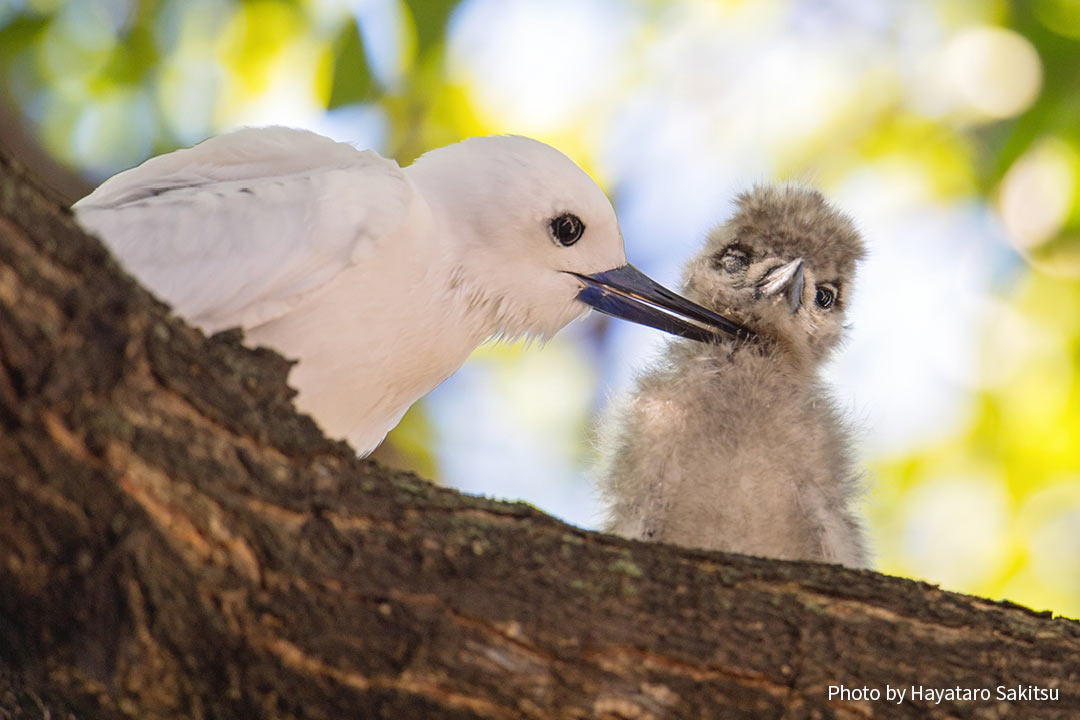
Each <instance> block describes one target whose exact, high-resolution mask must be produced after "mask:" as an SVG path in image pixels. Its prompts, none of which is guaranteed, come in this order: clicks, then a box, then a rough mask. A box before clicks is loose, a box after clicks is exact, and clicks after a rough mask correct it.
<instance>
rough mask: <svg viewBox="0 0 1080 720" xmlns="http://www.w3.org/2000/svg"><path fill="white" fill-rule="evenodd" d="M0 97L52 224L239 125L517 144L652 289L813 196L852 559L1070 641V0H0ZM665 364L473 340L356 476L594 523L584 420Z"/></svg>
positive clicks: (1075, 407) (1079, 178)
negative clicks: (776, 198)
mask: <svg viewBox="0 0 1080 720" xmlns="http://www.w3.org/2000/svg"><path fill="white" fill-rule="evenodd" d="M0 98H2V100H0V143H2V144H3V145H4V146H5V147H6V148H7V150H8V151H9V152H13V153H15V154H16V155H17V156H19V157H20V158H21V159H22V160H23V161H24V162H25V163H26V164H28V165H29V166H30V167H31V168H33V169H34V170H35V172H37V173H38V175H40V176H41V178H42V179H43V181H44V182H45V183H46V184H47V185H49V186H50V187H51V188H53V189H54V190H55V192H56V193H57V194H58V195H60V196H61V197H63V198H65V199H66V200H69V201H70V200H74V199H75V198H77V197H79V196H80V195H81V194H83V193H85V192H86V191H88V190H89V189H90V188H91V187H92V186H93V184H95V183H97V182H99V181H100V180H102V179H103V178H105V177H107V176H108V175H110V174H112V173H114V172H116V171H118V170H122V169H124V168H127V167H130V166H132V165H134V164H137V163H138V162H140V161H142V160H143V159H145V158H146V157H148V156H150V155H153V154H156V153H161V152H165V151H168V150H172V149H174V148H177V147H180V146H185V145H189V144H192V143H195V142H198V141H199V140H202V139H203V138H205V137H206V136H208V135H210V134H214V133H218V132H221V131H225V130H228V129H230V128H233V127H236V126H240V125H247V124H271V123H276V124H286V125H292V126H298V127H306V128H310V129H313V130H316V131H318V132H322V133H325V134H327V135H330V136H332V137H334V138H337V139H339V140H345V141H350V142H354V143H356V144H357V145H359V146H361V147H371V148H375V149H377V150H378V151H380V152H381V153H383V154H384V155H388V156H391V157H395V158H397V159H398V160H399V161H400V162H401V163H402V164H406V163H408V162H410V161H411V160H412V159H413V158H415V157H416V156H417V155H419V154H420V153H422V152H424V151H425V150H427V149H430V148H432V147H437V146H440V145H444V144H446V143H450V142H453V141H456V140H459V139H461V138H464V137H467V136H470V135H478V134H490V133H519V134H525V135H530V136H533V137H536V138H538V139H541V140H544V141H547V142H549V143H552V144H554V145H556V146H557V147H559V148H561V149H562V150H563V151H564V152H566V153H567V154H569V155H570V156H571V157H573V158H574V159H575V160H577V161H578V162H579V163H580V164H581V165H582V166H583V167H585V168H586V169H587V170H588V171H589V172H590V173H592V175H593V176H594V177H595V178H596V179H597V180H598V181H599V182H600V183H601V185H602V186H603V187H604V188H605V189H606V190H607V192H608V193H609V195H610V197H611V198H612V200H613V202H614V203H615V207H616V210H617V212H618V213H619V216H620V218H621V221H622V226H623V231H624V233H625V237H626V243H627V251H628V256H629V257H630V258H631V260H632V261H633V262H635V263H636V264H637V265H639V266H640V267H642V268H643V269H644V270H645V271H646V272H648V273H649V274H650V275H652V276H654V277H656V278H657V279H659V280H660V281H661V282H664V283H666V284H676V283H677V282H678V277H679V269H680V265H681V264H682V263H683V262H684V261H685V260H686V259H687V258H688V257H689V256H690V255H691V254H693V253H694V252H695V251H696V249H697V248H698V247H699V246H700V243H701V241H702V239H703V237H704V235H705V233H706V232H707V231H708V230H709V229H710V227H712V226H713V225H715V224H716V223H718V222H720V221H722V220H723V219H725V218H726V217H727V216H728V215H729V213H730V212H731V208H732V205H731V202H732V199H733V197H734V195H735V194H736V193H738V192H739V191H740V190H742V189H745V188H747V187H749V186H750V185H752V184H753V183H757V182H772V181H791V180H793V181H799V182H807V183H812V184H814V185H816V186H818V187H819V188H820V189H822V190H823V191H824V192H825V193H826V194H828V195H829V196H830V197H831V198H832V199H833V200H834V201H835V202H836V203H837V204H839V205H840V206H841V207H843V208H844V209H845V210H846V211H847V212H848V213H850V214H851V215H853V216H854V217H855V218H856V220H857V222H858V224H859V226H860V227H861V228H862V230H863V231H864V233H865V236H866V239H867V242H868V244H869V245H870V248H871V256H870V258H869V259H868V260H867V261H866V263H865V264H864V266H863V267H862V268H861V271H860V273H861V274H860V277H859V285H858V288H857V297H856V298H855V299H854V300H853V305H852V311H853V312H852V314H853V317H852V318H851V320H852V326H853V327H852V331H851V333H850V341H849V342H848V344H847V345H846V347H845V348H844V350H843V351H842V352H841V353H840V354H839V355H838V356H837V358H836V360H835V362H833V363H832V365H831V366H830V367H829V371H828V375H829V379H830V382H831V383H832V384H833V386H834V387H835V391H836V395H837V397H838V399H839V401H840V403H841V404H842V406H843V407H845V408H847V410H848V411H849V413H850V415H851V417H852V419H853V421H854V422H855V423H856V424H857V426H858V428H859V443H860V444H859V452H860V457H861V458H862V460H863V462H864V463H865V465H866V467H867V468H868V470H869V477H870V489H869V491H868V494H867V498H866V501H865V512H866V514H867V517H868V518H869V525H870V529H871V534H872V538H873V542H874V546H875V549H876V554H877V566H878V567H879V568H880V569H881V570H883V571H885V572H890V573H895V574H900V575H908V576H912V577H917V578H925V579H929V580H931V581H934V582H938V583H941V584H943V585H944V586H945V587H947V588H950V589H955V590H962V591H966V592H971V593H976V594H980V595H986V596H989V597H993V598H1009V599H1011V600H1014V601H1016V602H1020V603H1024V604H1027V605H1031V606H1033V607H1035V608H1038V609H1045V608H1049V609H1052V610H1054V611H1055V612H1058V613H1062V614H1065V615H1069V616H1072V617H1077V616H1080V385H1078V382H1077V374H1078V368H1080V202H1078V198H1080V1H1078V0H1028V1H1020V0H1018V1H1016V2H1002V1H996V0H977V1H976V0H940V1H939V0H817V1H814V2H811V1H809V0H805V1H800V0H754V1H746V2H738V1H736V0H726V1H724V0H681V1H673V2H661V1H659V0H622V1H616V0H537V1H532V0H460V2H457V1H454V0H296V1H291V2H290V1H286V0H250V1H243V2H241V1H239V0H232V1H230V0H142V1H139V0H67V1H64V0H0ZM663 342H664V339H663V338H662V337H661V336H660V334H659V333H656V332H654V331H650V330H648V329H644V328H638V327H634V326H630V325H628V324H625V323H610V322H607V321H606V320H605V319H604V318H601V317H590V318H588V319H586V320H585V321H581V322H577V323H575V324H573V325H572V326H571V327H569V328H568V329H567V330H565V331H563V332H562V333H561V334H560V335H559V336H558V337H557V338H556V339H555V340H553V341H551V342H550V343H548V344H547V346H546V347H544V348H542V349H541V348H537V347H531V348H526V347H524V346H521V345H493V346H487V347H484V348H481V349H480V350H478V351H477V352H476V353H475V355H474V357H473V358H472V359H471V360H470V361H469V363H468V364H467V365H466V366H465V367H464V368H463V369H462V370H461V371H460V372H458V373H457V374H456V375H455V376H453V377H452V378H451V379H450V380H448V381H447V382H446V383H444V384H443V385H442V386H441V387H440V388H438V389H437V390H436V391H435V392H433V393H432V394H431V395H430V396H429V397H428V398H427V399H425V400H424V401H423V402H422V403H420V404H418V405H417V406H416V407H415V408H414V409H413V410H412V411H410V413H409V414H408V415H407V416H406V419H405V421H404V422H403V423H402V425H401V426H400V427H399V428H398V429H397V430H395V431H394V433H393V434H392V435H391V437H390V440H389V442H388V443H387V444H386V445H385V446H384V447H383V448H381V449H380V450H379V451H378V454H379V456H380V457H381V458H382V459H383V460H384V461H386V462H388V463H391V464H396V465H400V466H405V467H410V468H415V469H417V470H418V471H419V472H421V473H422V474H424V475H426V476H427V477H430V478H434V479H436V480H438V481H439V482H442V483H445V484H448V485H452V486H456V487H459V488H462V489H464V490H466V491H469V492H475V493H485V494H489V495H494V496H498V497H504V498H515V499H524V500H526V501H528V502H531V503H533V504H535V505H537V506H539V507H540V508H542V509H544V510H546V511H548V512H551V513H552V514H554V515H557V516H559V517H562V518H564V519H566V520H567V521H569V522H572V523H575V524H578V525H581V526H583V527H595V526H596V524H597V523H598V520H599V515H598V507H597V503H596V499H595V497H594V495H593V492H592V489H591V485H590V482H589V478H588V471H589V467H590V464H591V462H592V457H593V455H592V452H593V451H592V448H591V445H590V437H591V429H592V427H593V426H594V425H595V418H596V417H597V414H598V413H600V412H601V411H602V410H603V408H604V407H605V406H606V404H607V403H608V402H609V400H610V398H611V397H613V396H614V395H616V394H617V393H619V392H621V391H624V390H625V389H626V388H627V386H628V384H629V383H630V380H631V379H632V377H633V373H634V372H635V369H636V368H640V367H641V366H642V365H643V364H645V363H646V362H647V361H648V359H649V358H650V357H652V356H654V355H655V354H656V352H657V351H658V349H659V348H660V347H661V345H662V343H663Z"/></svg>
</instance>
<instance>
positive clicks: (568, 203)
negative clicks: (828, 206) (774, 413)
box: [74, 128, 730, 454]
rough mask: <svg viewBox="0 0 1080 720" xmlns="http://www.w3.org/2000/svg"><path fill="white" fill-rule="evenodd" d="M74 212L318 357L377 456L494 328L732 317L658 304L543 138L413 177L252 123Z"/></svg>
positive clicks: (687, 325) (210, 309) (540, 332)
mask: <svg viewBox="0 0 1080 720" xmlns="http://www.w3.org/2000/svg"><path fill="white" fill-rule="evenodd" d="M74 211H75V213H76V217H77V219H78V221H79V222H80V223H81V224H82V225H83V226H84V227H85V228H87V229H88V230H90V231H92V232H94V233H96V234H97V235H99V236H100V237H101V238H102V239H103V240H104V242H105V243H106V244H107V245H108V246H109V248H110V249H111V250H112V251H113V252H114V254H116V256H117V257H118V258H119V259H120V261H121V263H122V264H123V265H124V266H125V267H126V268H127V269H128V270H129V271H130V272H131V273H132V274H133V275H135V277H136V278H137V279H138V280H139V281H140V282H142V283H143V284H144V285H146V286H147V287H149V288H150V289H151V290H152V291H154V292H155V293H156V294H157V295H158V296H160V297H161V298H162V299H163V300H165V301H166V302H168V303H169V304H171V305H172V306H173V308H174V309H175V310H176V312H177V313H178V314H179V315H181V316H182V317H184V318H186V319H187V320H188V321H189V322H191V323H193V324H194V325H196V326H198V327H200V328H201V329H203V330H204V331H206V332H215V331H218V330H223V329H226V328H230V327H237V326H238V327H241V328H243V329H244V331H245V334H246V337H247V339H248V341H249V342H251V343H253V344H257V345H267V346H269V347H272V348H274V349H276V350H278V351H279V352H281V353H282V354H284V355H285V356H287V357H290V358H294V359H297V360H299V363H298V365H297V366H296V367H295V368H294V369H293V371H292V373H291V375H290V382H291V383H292V384H293V385H294V386H295V387H296V388H297V389H298V391H299V394H298V396H297V404H298V406H299V407H300V408H301V409H302V410H305V411H307V412H309V413H311V414H312V415H313V417H315V419H316V420H317V421H318V422H319V423H320V425H322V427H323V429H324V430H326V431H327V432H328V433H330V434H332V435H335V436H339V437H347V438H348V439H349V440H350V441H351V442H352V443H353V444H354V446H355V447H356V448H357V449H358V450H359V451H360V452H361V453H362V454H366V453H367V452H370V451H371V450H372V449H374V448H375V447H376V446H377V445H378V444H379V443H380V442H381V441H382V439H383V437H384V436H385V434H386V433H387V432H388V431H389V430H390V429H391V428H392V427H393V426H394V425H396V424H397V422H398V421H399V420H400V419H401V416H402V415H403V414H404V413H405V411H406V410H407V409H408V408H409V406H410V405H412V403H413V402H415V401H416V400H417V399H418V398H419V397H421V396H422V395H424V394H425V393H427V392H428V391H430V390H431V389H432V388H434V387H435V386H436V385H438V384H439V383H440V382H442V381H443V380H444V379H445V378H446V377H448V376H449V375H450V374H451V373H452V372H454V370H456V369H457V368H458V367H459V366H460V365H461V364H462V362H464V360H465V358H466V357H467V356H468V354H469V353H470V352H471V351H472V350H473V349H474V348H475V347H476V346H477V345H479V344H480V343H482V342H483V341H484V340H485V339H488V338H492V337H514V336H521V335H536V336H540V337H549V336H550V335H552V334H553V333H555V332H557V331H558V330H559V329H560V328H562V327H563V326H564V325H565V324H566V323H568V322H569V321H570V320H572V319H574V318H575V317H577V316H579V315H581V314H582V313H584V312H586V311H587V309H588V307H587V305H586V304H585V303H588V304H591V305H595V306H597V307H598V308H600V309H601V310H602V311H604V312H608V313H610V314H614V315H621V316H627V317H631V319H634V320H635V321H637V322H643V323H645V324H650V325H654V326H657V327H662V328H663V329H665V330H668V331H670V332H677V333H680V334H684V335H688V336H700V334H701V333H702V332H703V331H702V329H701V327H702V326H703V325H704V326H705V327H707V328H711V327H716V326H720V327H724V325H723V319H722V318H718V319H715V320H713V319H711V318H709V317H707V316H702V315H700V313H706V311H704V310H703V309H701V308H697V307H696V306H693V305H692V304H690V303H687V302H685V301H681V299H676V300H673V299H672V298H671V297H667V296H665V297H664V298H656V299H655V300H652V304H646V305H644V306H642V305H643V304H642V302H641V301H642V299H645V300H649V298H648V297H647V296H648V295H649V293H652V292H654V291H655V290H656V289H657V288H653V287H651V286H647V285H641V284H640V283H642V282H644V283H647V282H648V281H647V278H644V277H643V276H640V275H639V274H637V273H636V271H634V270H633V268H632V267H630V266H626V265H625V263H626V259H625V255H624V251H623V245H622V236H621V233H620V231H619V227H618V223H617V221H616V219H615V214H614V211H613V210H612V207H611V204H610V202H609V201H608V200H607V198H606V197H605V195H604V193H603V192H602V191H601V190H600V188H599V187H598V186H597V185H596V183H595V182H593V181H592V179H590V178H589V176H588V175H587V174H586V173H584V172H583V171H582V170H581V169H580V168H578V167H577V165H575V164H574V163H573V162H572V161H571V160H569V159H568V158H567V157H566V156H564V155H563V154H561V153H559V152H558V151H557V150H555V149H553V148H551V147H549V146H547V145H544V144H543V143H539V142H536V141H534V140H529V139H527V138H521V137H512V136H504V137H490V138H472V139H470V140H466V141H464V142H461V143H458V144H456V145H450V146H447V147H445V148H440V149H438V150H434V151H432V152H430V153H428V154H426V155H424V156H423V157H422V158H420V159H419V160H417V161H416V162H415V163H414V164H413V165H411V166H409V167H407V168H405V169H402V168H400V167H398V165H397V163H395V162H393V161H392V160H387V159H384V158H382V157H380V156H379V155H378V154H376V153H375V152H373V151H370V150H369V151H359V150H357V149H355V148H353V147H352V146H350V145H347V144H344V143H338V142H335V141H333V140H330V139H328V138H325V137H321V136H319V135H316V134H314V133H310V132H306V131H302V130H292V129H287V128H261V129H258V128H249V129H244V130H239V131H236V132H233V133H230V134H227V135H222V136H219V137H215V138H211V139H209V140H207V141H205V142H203V143H201V144H199V145H197V146H195V147H193V148H190V149H186V150H178V151H176V152H173V153H170V154H168V155H164V156H161V157H157V158H153V159H151V160H148V161H147V162H145V163H143V164H142V165H140V166H139V167H137V168H134V169H132V170H128V171H126V172H123V173H120V174H118V175H116V176H115V177H113V178H111V179H109V180H107V181H106V182H105V183H103V184H102V185H101V187H99V188H98V189H97V190H95V191H94V192H93V193H92V194H90V195H89V196H87V197H86V198H84V199H82V200H80V201H79V202H78V203H76V204H75V206H74ZM579 240H580V241H579ZM626 282H630V283H631V284H633V283H638V284H637V285H633V287H632V288H631V291H629V292H628V293H625V294H627V295H628V297H625V298H624V297H622V295H623V294H624V293H623V289H622V285H620V284H619V283H624V284H625V283H626ZM642 287H646V290H645V291H644V292H643V291H642V290H641V288H642ZM584 289H587V290H588V291H589V293H586V292H585V290H584ZM579 294H581V295H582V297H581V298H580V299H579V297H578V296H579ZM643 296H644V298H643ZM680 301H681V302H680ZM657 305H660V306H664V307H666V308H668V313H667V314H661V313H660V312H658V311H657V308H656V307H655V306H657ZM688 309H690V310H691V316H692V318H691V321H686V320H681V319H678V318H674V319H673V317H672V316H671V315H670V313H671V312H676V313H686V312H687V310H688ZM698 311H700V313H699V312H698ZM703 317H704V318H705V319H704V320H703V319H702V318H703ZM725 329H728V330H729V331H730V328H726V327H725Z"/></svg>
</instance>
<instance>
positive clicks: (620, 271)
mask: <svg viewBox="0 0 1080 720" xmlns="http://www.w3.org/2000/svg"><path fill="white" fill-rule="evenodd" d="M570 274H571V275H573V276H575V277H577V278H578V279H579V280H581V281H582V282H584V283H585V287H584V288H582V290H581V292H579V293H578V296H577V298H578V300H580V301H581V302H583V303H585V304H586V305H589V306H591V307H593V308H595V309H596V310H598V311H600V312H602V313H604V314H606V315H611V316H612V317H617V318H622V319H624V320H629V321H631V322H636V323H639V324H641V325H648V326H649V327H653V328H656V329H658V330H663V331H664V332H669V333H671V334H673V335H679V336H681V337H684V338H689V339H691V340H697V341H699V342H710V341H716V340H719V339H720V338H722V337H724V336H725V334H726V335H730V336H734V337H736V338H741V339H751V338H753V337H754V334H753V333H752V332H751V331H750V330H749V329H747V328H745V327H743V326H742V325H739V324H738V323H736V322H733V321H731V320H728V319H727V318H726V317H724V316H722V315H717V314H716V313H714V312H713V311H711V310H708V309H706V308H703V307H701V306H700V305H697V304H696V303H692V302H690V301H689V300H687V299H686V298H684V297H682V296H681V295H677V294H675V293H673V292H672V291H671V290H668V289H667V288H665V287H664V286H663V285H660V284H659V283H657V282H656V281H654V280H652V279H651V278H649V277H648V276H647V275H645V274H644V273H642V272H641V271H640V270H638V269H637V268H636V267H634V266H633V265H629V264H627V265H622V266H621V267H617V268H614V269H612V270H605V271H604V272H598V273H594V274H592V275H582V274H580V273H575V272H571V273H570Z"/></svg>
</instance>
